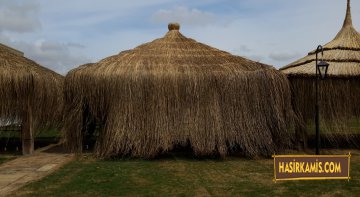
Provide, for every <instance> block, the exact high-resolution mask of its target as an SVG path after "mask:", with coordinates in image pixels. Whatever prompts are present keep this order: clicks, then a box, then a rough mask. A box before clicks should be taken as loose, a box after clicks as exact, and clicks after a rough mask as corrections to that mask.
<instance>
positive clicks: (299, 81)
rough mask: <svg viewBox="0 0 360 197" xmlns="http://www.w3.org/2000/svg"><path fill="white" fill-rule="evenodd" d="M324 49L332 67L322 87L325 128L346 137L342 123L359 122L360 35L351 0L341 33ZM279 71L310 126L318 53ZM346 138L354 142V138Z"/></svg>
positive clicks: (297, 108) (322, 109)
mask: <svg viewBox="0 0 360 197" xmlns="http://www.w3.org/2000/svg"><path fill="white" fill-rule="evenodd" d="M323 48H324V56H323V57H321V55H320V58H322V59H323V60H324V61H327V62H328V63H329V64H330V66H329V70H328V75H329V79H327V80H325V81H323V82H322V83H321V84H320V87H321V88H320V89H321V92H320V103H321V107H320V110H321V117H322V118H323V120H322V121H323V123H324V125H323V127H324V129H325V130H329V131H330V130H331V131H333V133H334V131H337V132H342V133H343V134H345V133H344V132H345V131H349V128H348V126H349V125H348V126H346V125H345V127H344V125H342V124H339V123H341V122H342V123H344V120H346V119H347V120H351V121H353V122H354V121H355V122H360V105H359V104H360V103H359V101H360V34H359V33H358V32H357V31H356V30H355V29H354V27H353V25H352V19H351V10H350V0H348V1H347V11H346V17H345V20H344V24H343V26H342V28H341V30H340V32H339V33H338V34H337V35H336V37H335V38H334V39H333V40H332V41H331V42H329V43H327V44H326V45H324V47H323ZM280 70H281V71H282V72H283V73H285V74H286V75H287V76H288V78H289V80H290V82H291V86H292V92H293V99H294V101H293V102H294V105H295V108H296V110H297V111H298V112H299V113H300V114H301V115H302V117H303V118H304V121H306V122H308V124H310V123H311V122H313V118H314V114H315V111H314V103H315V91H313V90H314V89H315V79H316V78H315V51H312V52H310V53H309V54H308V56H306V57H304V58H301V59H300V60H298V61H295V62H293V63H291V64H289V65H288V66H285V67H283V68H281V69H280ZM350 124H351V123H350ZM348 134H350V133H348ZM327 136H328V137H329V139H330V140H332V141H333V142H334V144H335V143H336V142H337V139H336V137H335V136H334V135H332V134H330V133H329V134H328V135H327ZM346 137H347V139H348V140H353V138H352V137H351V136H346Z"/></svg>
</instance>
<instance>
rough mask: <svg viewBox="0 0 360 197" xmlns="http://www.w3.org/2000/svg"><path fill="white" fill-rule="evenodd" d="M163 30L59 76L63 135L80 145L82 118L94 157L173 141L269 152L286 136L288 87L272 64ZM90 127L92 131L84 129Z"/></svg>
mask: <svg viewBox="0 0 360 197" xmlns="http://www.w3.org/2000/svg"><path fill="white" fill-rule="evenodd" d="M179 28H180V26H179V25H178V24H170V25H169V32H168V33H167V34H166V35H165V37H163V38H160V39H156V40H154V41H152V42H150V43H146V44H143V45H141V46H139V47H136V48H135V49H133V50H128V51H124V52H121V53H119V54H118V55H114V56H111V57H108V58H105V59H103V60H101V61H100V62H98V63H95V64H87V65H84V66H81V67H79V68H77V69H74V70H72V71H70V72H69V73H68V75H67V76H66V78H65V105H66V114H67V120H65V129H64V130H65V132H64V133H65V138H66V139H65V140H66V142H67V146H68V147H69V148H70V149H71V150H72V151H74V152H78V153H79V152H81V151H82V139H83V137H84V135H85V133H87V132H88V131H87V129H86V127H87V126H83V123H84V122H85V123H89V120H92V119H95V120H96V121H97V123H98V125H100V127H101V128H100V131H99V134H98V137H97V142H96V147H95V153H96V154H97V155H98V156H99V157H103V158H104V157H111V156H118V155H131V156H135V157H145V158H151V157H154V156H156V155H158V154H159V153H162V152H166V151H169V150H171V149H173V148H174V146H176V145H184V146H185V145H189V146H191V148H192V149H193V151H194V152H195V154H196V155H211V154H219V155H221V156H224V155H226V154H227V153H228V152H229V151H231V150H241V151H242V152H243V153H244V154H246V155H247V156H250V157H253V156H257V155H270V154H272V153H274V152H275V151H278V150H281V149H282V148H283V147H284V146H285V145H288V144H289V138H290V132H289V130H288V128H289V126H290V125H291V124H292V122H293V118H294V117H293V113H292V111H291V110H287V109H290V108H291V103H290V87H289V84H288V82H287V79H286V76H285V75H282V74H281V73H280V72H278V71H277V70H276V69H274V68H272V67H270V66H267V65H264V64H261V63H257V62H253V61H250V60H247V59H245V58H242V57H238V56H233V55H231V54H229V53H227V52H224V51H220V50H218V49H215V48H212V47H210V46H207V45H204V44H201V43H198V42H196V41H195V40H192V39H189V38H186V37H185V36H183V35H182V34H181V33H180V32H179ZM90 133H92V132H90Z"/></svg>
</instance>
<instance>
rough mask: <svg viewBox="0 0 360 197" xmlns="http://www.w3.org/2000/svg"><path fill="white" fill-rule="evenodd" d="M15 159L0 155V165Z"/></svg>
mask: <svg viewBox="0 0 360 197" xmlns="http://www.w3.org/2000/svg"><path fill="white" fill-rule="evenodd" d="M15 158H16V156H12V155H0V164H2V163H5V162H7V161H10V160H12V159H15Z"/></svg>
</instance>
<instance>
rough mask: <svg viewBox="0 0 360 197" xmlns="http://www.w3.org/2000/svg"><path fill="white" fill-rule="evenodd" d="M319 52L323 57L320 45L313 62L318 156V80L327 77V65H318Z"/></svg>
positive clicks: (324, 63) (321, 63)
mask: <svg viewBox="0 0 360 197" xmlns="http://www.w3.org/2000/svg"><path fill="white" fill-rule="evenodd" d="M319 51H321V56H323V55H324V50H323V48H322V46H321V45H319V46H318V47H317V49H316V52H315V54H316V61H315V68H316V71H315V72H316V75H315V77H316V79H315V81H316V82H315V83H316V84H315V86H316V93H315V94H316V98H315V102H316V103H315V129H316V154H317V155H318V154H320V128H319V96H318V94H319V78H320V79H325V78H326V77H327V70H328V67H329V64H328V63H327V62H324V61H320V62H319V63H318V52H319Z"/></svg>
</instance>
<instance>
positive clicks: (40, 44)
mask: <svg viewBox="0 0 360 197" xmlns="http://www.w3.org/2000/svg"><path fill="white" fill-rule="evenodd" d="M0 38H1V40H0V41H1V42H3V43H5V44H7V45H9V46H11V47H13V48H16V49H18V50H20V51H22V52H24V56H25V57H27V58H29V59H32V60H34V61H36V62H37V63H39V64H40V65H42V66H45V67H47V68H49V69H51V70H54V71H55V72H58V73H60V74H66V73H67V72H68V71H69V70H70V69H72V68H74V67H77V66H79V65H80V64H84V63H87V62H91V59H90V58H88V57H87V56H85V55H82V52H81V51H78V50H76V49H82V48H75V49H74V46H76V47H78V46H81V47H85V46H83V45H81V44H77V43H59V42H52V41H45V40H38V41H36V42H35V43H28V42H24V41H15V42H12V41H10V40H9V39H6V37H4V36H1V37H0Z"/></svg>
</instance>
